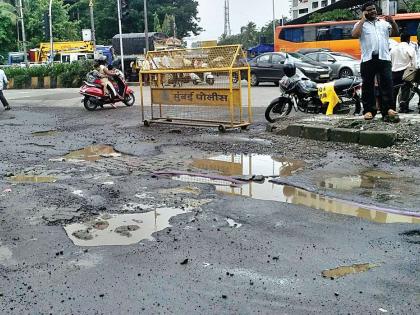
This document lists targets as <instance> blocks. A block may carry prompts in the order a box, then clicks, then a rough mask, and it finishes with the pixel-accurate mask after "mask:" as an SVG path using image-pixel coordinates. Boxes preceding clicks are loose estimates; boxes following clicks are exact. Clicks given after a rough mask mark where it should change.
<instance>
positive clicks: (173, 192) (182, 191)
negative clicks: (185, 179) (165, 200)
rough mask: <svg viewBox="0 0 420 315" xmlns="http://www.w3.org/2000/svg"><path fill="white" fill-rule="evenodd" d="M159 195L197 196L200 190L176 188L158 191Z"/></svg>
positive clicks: (186, 187)
mask: <svg viewBox="0 0 420 315" xmlns="http://www.w3.org/2000/svg"><path fill="white" fill-rule="evenodd" d="M159 193H160V194H164V195H166V194H169V195H178V194H192V195H196V196H198V195H199V194H200V193H201V190H200V188H197V187H194V186H185V187H176V188H168V189H161V190H159Z"/></svg>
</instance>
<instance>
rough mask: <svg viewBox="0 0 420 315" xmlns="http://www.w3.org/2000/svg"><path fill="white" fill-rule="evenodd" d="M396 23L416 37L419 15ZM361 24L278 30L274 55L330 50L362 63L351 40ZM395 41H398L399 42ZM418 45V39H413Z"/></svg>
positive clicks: (403, 16)
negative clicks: (356, 28) (356, 27)
mask: <svg viewBox="0 0 420 315" xmlns="http://www.w3.org/2000/svg"><path fill="white" fill-rule="evenodd" d="M394 19H395V21H396V22H397V24H398V26H399V27H400V30H401V31H405V32H408V33H409V34H410V35H411V36H417V29H418V27H419V22H420V13H406V14H397V15H395V16H394ZM357 22H358V21H357V20H355V21H338V22H334V21H332V22H321V23H312V24H297V25H285V26H278V27H277V28H276V37H275V40H274V51H283V52H293V51H297V50H299V49H302V48H328V49H331V50H332V51H340V52H345V53H348V54H350V55H352V56H354V57H356V58H359V59H360V44H359V40H358V39H354V38H352V36H351V32H352V30H353V26H354V24H356V23H357ZM393 39H395V40H397V41H399V38H396V37H394V38H393ZM412 40H414V41H416V42H417V38H412Z"/></svg>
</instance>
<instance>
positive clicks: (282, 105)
mask: <svg viewBox="0 0 420 315" xmlns="http://www.w3.org/2000/svg"><path fill="white" fill-rule="evenodd" d="M285 73H286V72H285ZM288 74H289V73H286V75H285V76H284V77H283V78H282V79H281V80H280V82H279V86H280V97H277V98H276V99H274V100H273V101H272V102H271V103H270V105H269V106H268V107H267V109H266V110H265V119H267V120H268V121H269V122H270V123H273V122H275V121H277V120H279V119H281V118H282V117H284V116H287V115H289V114H290V112H291V111H292V109H294V110H295V111H301V112H304V113H310V114H319V113H323V114H325V113H326V111H327V108H328V103H322V102H321V99H320V97H319V94H318V85H317V84H316V83H315V82H313V81H311V80H309V79H308V78H306V77H305V76H304V75H303V74H297V73H296V72H292V73H290V74H289V75H288ZM334 90H335V92H336V94H337V96H338V98H339V99H340V102H339V103H338V104H337V105H336V106H335V107H334V114H348V113H350V107H351V106H353V105H354V106H355V111H354V114H358V113H360V111H361V101H360V100H361V91H362V80H361V79H359V78H356V77H348V78H342V79H338V80H336V81H334Z"/></svg>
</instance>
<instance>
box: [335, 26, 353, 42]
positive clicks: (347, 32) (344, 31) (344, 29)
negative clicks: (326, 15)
mask: <svg viewBox="0 0 420 315" xmlns="http://www.w3.org/2000/svg"><path fill="white" fill-rule="evenodd" d="M352 30H353V24H339V25H331V26H330V39H331V40H341V39H352V38H353V37H352V36H351V32H352Z"/></svg>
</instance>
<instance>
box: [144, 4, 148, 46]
mask: <svg viewBox="0 0 420 315" xmlns="http://www.w3.org/2000/svg"><path fill="white" fill-rule="evenodd" d="M143 5H144V39H145V40H146V53H147V52H148V51H149V26H148V23H147V0H143Z"/></svg>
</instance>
